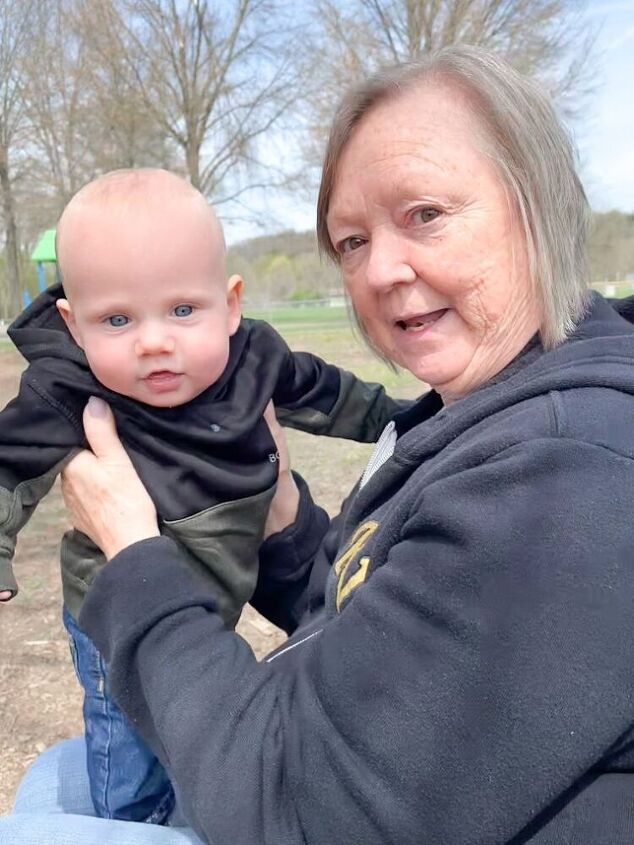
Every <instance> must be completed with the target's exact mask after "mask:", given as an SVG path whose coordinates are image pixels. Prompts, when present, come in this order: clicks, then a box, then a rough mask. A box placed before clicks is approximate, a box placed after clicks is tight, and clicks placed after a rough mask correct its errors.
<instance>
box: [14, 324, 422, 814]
mask: <svg viewBox="0 0 634 845" xmlns="http://www.w3.org/2000/svg"><path fill="white" fill-rule="evenodd" d="M292 345H294V346H295V347H296V348H298V347H299V346H300V345H301V342H300V341H299V340H298V342H297V343H292ZM333 349H334V346H333V344H332V343H331V342H329V351H331V352H332V351H333ZM335 352H338V353H339V355H341V356H342V357H343V355H344V354H345V356H346V358H347V357H349V355H350V353H351V349H350V346H349V342H348V341H347V340H346V341H344V342H343V343H342V345H341V348H340V349H336V350H335ZM339 355H337V354H336V355H330V356H329V357H331V359H333V360H336V357H339ZM366 357H367V356H366V355H365V354H364V353H362V354H361V356H360V359H359V360H360V361H361V359H363V360H364V361H365V358H366ZM22 366H23V363H22V361H21V359H20V358H19V356H18V355H17V353H15V352H13V351H12V350H11V349H10V348H8V347H7V346H0V408H2V407H4V405H5V404H6V402H7V401H8V400H9V399H10V398H11V397H12V396H14V395H15V393H16V390H17V386H18V381H19V375H20V372H21V370H22ZM359 369H361V367H360V368H359ZM364 376H365V373H364ZM366 377H367V376H366ZM396 392H400V393H411V388H410V390H408V389H407V386H406V388H405V389H404V390H400V391H398V390H397V391H396ZM289 442H290V447H291V453H292V457H293V464H294V466H295V467H296V468H298V469H299V471H300V472H302V474H303V475H304V477H305V478H306V479H307V481H308V482H309V484H310V485H311V489H312V491H313V495H314V496H315V498H316V499H317V501H319V502H320V503H321V504H323V505H324V507H326V508H327V509H328V510H329V511H330V512H331V513H334V512H335V511H336V510H337V508H338V505H339V502H340V501H341V499H342V498H343V496H344V495H345V493H346V492H347V490H348V489H349V487H350V486H351V485H352V483H353V481H354V479H355V478H356V477H358V475H359V473H360V471H361V469H362V467H363V465H364V463H365V461H366V460H367V456H368V454H369V450H370V447H368V446H362V445H358V444H351V443H348V442H345V441H337V440H328V439H326V438H321V439H319V440H317V439H316V438H311V437H310V436H309V435H304V434H299V433H297V432H289ZM66 527H68V521H67V518H66V515H65V512H64V510H63V506H62V503H61V498H60V494H59V486H58V485H56V487H55V488H54V489H53V491H52V492H51V493H50V494H49V496H48V497H47V498H46V499H45V500H44V501H43V502H42V503H41V504H40V506H39V507H38V508H37V511H36V513H35V515H34V517H33V518H32V519H31V521H30V523H29V524H28V525H27V527H26V528H25V529H24V530H23V531H22V532H21V534H20V538H19V542H18V550H17V554H16V557H15V560H14V569H15V573H16V576H17V578H18V582H19V584H20V593H19V594H18V596H17V597H16V598H15V599H14V600H13V601H11V602H10V603H9V604H8V605H5V606H0V725H1V726H2V734H3V747H2V751H1V753H0V757H1V762H0V814H2V813H5V812H7V811H8V810H9V809H10V807H11V802H12V799H13V794H14V792H15V788H16V786H17V784H18V781H19V780H20V777H21V776H22V774H23V772H24V770H25V768H26V767H27V766H28V764H29V763H30V762H31V761H32V760H33V759H34V758H35V757H36V756H37V755H38V754H39V753H41V752H42V751H43V750H44V749H45V748H47V747H48V746H49V745H51V744H52V743H53V742H55V741H57V740H59V739H63V738H65V737H70V736H74V735H76V734H78V733H80V732H81V730H82V723H81V696H80V690H79V686H78V685H77V683H76V681H75V677H74V674H73V670H72V665H71V661H70V656H69V653H68V644H67V640H66V636H65V632H64V629H63V627H62V624H61V590H60V579H59V561H58V554H59V542H60V538H61V535H62V533H63V531H64V530H65V529H66ZM238 630H239V632H240V633H241V634H242V636H244V637H245V639H246V640H248V642H249V643H250V644H251V646H252V648H253V649H254V651H255V653H256V654H257V655H258V656H259V657H261V656H263V655H264V654H266V653H267V652H269V651H270V650H271V649H272V648H274V647H275V646H276V645H277V644H278V643H279V642H281V640H282V639H283V634H282V633H281V632H280V631H278V630H277V629H276V628H274V627H273V626H272V625H270V624H269V623H268V622H267V621H266V620H264V619H263V618H262V617H260V616H258V614H257V613H255V611H253V610H252V609H251V608H247V609H246V610H245V612H244V614H243V616H242V619H241V620H240V623H239V626H238Z"/></svg>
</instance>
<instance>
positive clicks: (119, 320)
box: [108, 314, 130, 329]
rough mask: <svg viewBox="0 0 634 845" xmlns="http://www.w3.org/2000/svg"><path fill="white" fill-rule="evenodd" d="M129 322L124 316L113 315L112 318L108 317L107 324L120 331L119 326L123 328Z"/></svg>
mask: <svg viewBox="0 0 634 845" xmlns="http://www.w3.org/2000/svg"><path fill="white" fill-rule="evenodd" d="M129 322H130V321H129V320H128V318H127V317H126V316H125V314H113V315H112V317H108V323H110V325H111V326H112V327H113V328H115V329H120V328H121V326H125V325H127V324H128V323H129Z"/></svg>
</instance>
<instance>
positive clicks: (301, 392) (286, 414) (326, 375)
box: [273, 337, 410, 443]
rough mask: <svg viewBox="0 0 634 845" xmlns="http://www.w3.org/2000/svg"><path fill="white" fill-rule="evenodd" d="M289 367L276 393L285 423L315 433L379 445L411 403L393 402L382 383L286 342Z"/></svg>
mask: <svg viewBox="0 0 634 845" xmlns="http://www.w3.org/2000/svg"><path fill="white" fill-rule="evenodd" d="M277 342H278V345H280V346H283V349H284V365H283V366H282V367H281V369H280V378H279V380H278V383H277V387H276V389H275V393H274V394H273V402H274V404H275V410H276V413H277V417H278V419H279V421H280V422H281V423H282V424H283V425H285V426H288V427H289V428H297V429H300V430H301V431H307V432H309V433H310V434H320V435H327V436H328V437H343V438H345V439H347V440H357V441H359V442H361V443H374V442H376V441H377V440H378V439H379V437H380V435H381V432H382V431H383V429H384V428H385V426H386V425H387V423H388V422H389V421H390V420H391V419H392V417H393V416H394V414H396V413H397V412H398V411H401V410H403V408H405V407H407V406H408V405H409V404H410V402H409V401H406V400H396V399H392V398H391V397H390V396H388V395H387V394H386V392H385V388H384V387H383V385H381V384H376V383H374V382H366V381H362V380H361V379H359V378H357V377H356V376H355V375H354V374H353V373H350V372H348V371H347V370H342V369H340V368H339V367H335V366H334V365H333V364H327V363H326V362H325V361H322V359H321V358H318V357H317V356H316V355H311V354H309V353H308V352H291V351H290V349H289V348H288V347H287V346H286V344H285V342H284V341H283V340H282V338H279V337H278V341H277Z"/></svg>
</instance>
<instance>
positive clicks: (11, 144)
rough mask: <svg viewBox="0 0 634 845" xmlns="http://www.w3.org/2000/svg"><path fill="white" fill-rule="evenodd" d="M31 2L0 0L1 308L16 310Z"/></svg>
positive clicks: (18, 301)
mask: <svg viewBox="0 0 634 845" xmlns="http://www.w3.org/2000/svg"><path fill="white" fill-rule="evenodd" d="M33 7H34V3H32V2H28V0H25V2H23V3H22V2H21V3H14V2H12V0H0V194H1V196H2V217H3V222H4V241H5V243H4V247H5V263H6V287H5V295H4V300H5V309H6V313H7V314H8V315H10V316H13V315H15V314H17V312H18V311H19V309H20V301H21V285H20V260H19V246H18V225H17V219H16V202H15V186H14V169H15V165H16V160H17V158H18V157H19V151H20V150H21V148H22V147H23V144H24V131H25V112H24V103H23V99H22V91H21V62H22V57H23V56H24V54H25V53H26V52H27V51H28V50H29V48H30V43H31V39H32V35H33V33H32V22H33Z"/></svg>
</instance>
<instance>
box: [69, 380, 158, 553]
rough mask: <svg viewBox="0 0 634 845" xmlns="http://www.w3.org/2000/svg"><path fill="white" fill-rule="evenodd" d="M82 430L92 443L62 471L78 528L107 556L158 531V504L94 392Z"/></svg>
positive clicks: (70, 509) (106, 409)
mask: <svg viewBox="0 0 634 845" xmlns="http://www.w3.org/2000/svg"><path fill="white" fill-rule="evenodd" d="M84 432H85V434H86V439H87V440H88V443H89V445H90V448H91V449H92V451H91V452H89V451H87V450H84V451H83V452H80V453H79V454H78V455H76V456H75V457H74V458H73V459H72V461H71V462H70V463H69V464H68V466H67V467H66V469H65V470H64V471H63V473H62V493H63V495H64V501H65V502H66V507H67V508H68V510H69V511H70V514H71V519H72V522H73V525H74V526H75V528H77V529H79V531H83V533H84V534H87V535H88V536H89V537H90V539H91V540H92V541H93V542H94V543H95V544H96V545H97V546H99V548H100V549H101V550H102V551H103V553H104V554H105V556H106V558H108V560H110V558H112V557H114V556H115V555H116V554H118V552H120V551H121V550H122V549H125V548H126V547H127V546H130V545H131V544H132V543H136V542H138V541H139V540H146V539H147V538H148V537H158V535H159V529H158V522H157V518H156V509H155V507H154V503H153V502H152V500H151V499H150V497H149V495H148V492H147V490H146V489H145V487H144V486H143V484H142V483H141V479H140V478H139V476H138V475H137V473H136V470H135V469H134V467H133V466H132V463H131V461H130V458H129V457H128V455H127V453H126V451H125V449H124V448H123V446H122V445H121V441H120V440H119V438H118V436H117V430H116V427H115V422H114V417H113V415H112V411H111V410H110V408H109V407H108V405H107V404H106V403H105V402H104V401H103V400H102V399H97V398H96V397H94V396H91V397H90V399H89V400H88V404H87V405H86V407H85V409H84Z"/></svg>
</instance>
